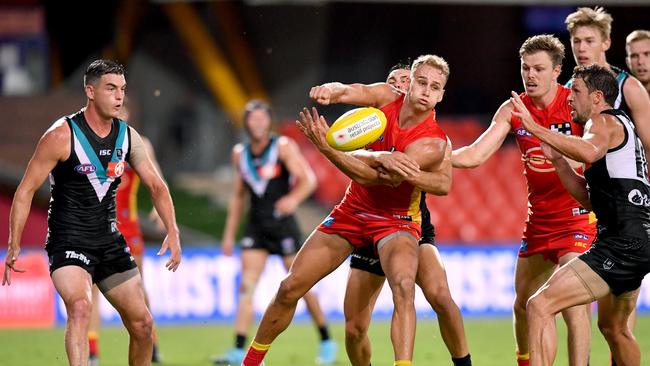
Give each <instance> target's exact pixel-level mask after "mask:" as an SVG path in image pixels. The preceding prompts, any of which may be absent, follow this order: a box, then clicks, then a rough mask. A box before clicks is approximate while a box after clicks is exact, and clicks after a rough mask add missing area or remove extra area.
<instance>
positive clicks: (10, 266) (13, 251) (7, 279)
mask: <svg viewBox="0 0 650 366" xmlns="http://www.w3.org/2000/svg"><path fill="white" fill-rule="evenodd" d="M18 254H20V248H12V247H11V246H9V250H8V251H7V257H6V258H5V271H4V274H3V276H2V286H4V285H5V284H7V285H8V286H10V285H11V271H14V272H17V273H23V272H25V270H24V269H20V268H18V267H16V259H17V258H18Z"/></svg>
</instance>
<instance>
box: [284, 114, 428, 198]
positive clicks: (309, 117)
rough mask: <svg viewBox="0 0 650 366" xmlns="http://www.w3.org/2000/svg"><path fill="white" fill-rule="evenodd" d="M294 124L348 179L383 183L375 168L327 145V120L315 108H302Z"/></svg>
mask: <svg viewBox="0 0 650 366" xmlns="http://www.w3.org/2000/svg"><path fill="white" fill-rule="evenodd" d="M296 124H297V125H298V128H300V130H301V131H302V132H303V133H304V134H305V136H307V138H308V139H309V140H310V141H311V142H312V143H313V144H314V145H315V146H316V147H317V148H318V150H319V151H320V152H321V153H322V154H323V155H324V156H325V157H326V158H327V159H328V160H329V161H331V162H332V163H333V164H334V165H335V166H336V167H337V168H338V169H339V170H340V171H342V172H343V174H345V175H347V176H348V177H350V179H352V180H354V181H355V182H357V183H359V184H363V185H374V184H383V183H384V182H385V181H384V179H382V178H381V177H380V176H379V172H378V171H377V170H376V169H374V168H372V167H371V166H369V165H368V164H366V163H364V162H363V161H361V160H359V159H357V158H355V157H354V156H353V155H350V154H346V153H344V152H341V151H338V150H335V149H333V148H332V147H331V146H329V144H328V143H327V140H326V138H325V136H326V133H327V129H328V126H327V122H326V121H325V118H324V117H323V116H320V115H319V114H318V111H317V110H316V108H312V111H311V112H310V111H309V110H308V109H307V108H303V110H302V112H300V115H299V120H297V121H296ZM415 173H417V171H415V170H414V171H412V172H410V174H415Z"/></svg>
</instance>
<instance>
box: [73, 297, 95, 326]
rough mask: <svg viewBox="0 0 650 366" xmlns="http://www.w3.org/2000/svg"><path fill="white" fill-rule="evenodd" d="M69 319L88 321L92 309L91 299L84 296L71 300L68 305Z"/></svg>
mask: <svg viewBox="0 0 650 366" xmlns="http://www.w3.org/2000/svg"><path fill="white" fill-rule="evenodd" d="M67 306H68V320H69V321H74V322H76V321H90V312H91V311H92V301H90V300H89V299H86V298H80V299H77V300H73V301H72V302H70V303H69V304H68V305H67Z"/></svg>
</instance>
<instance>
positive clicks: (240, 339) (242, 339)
mask: <svg viewBox="0 0 650 366" xmlns="http://www.w3.org/2000/svg"><path fill="white" fill-rule="evenodd" d="M244 344H246V336H245V335H243V334H237V335H235V348H239V349H244Z"/></svg>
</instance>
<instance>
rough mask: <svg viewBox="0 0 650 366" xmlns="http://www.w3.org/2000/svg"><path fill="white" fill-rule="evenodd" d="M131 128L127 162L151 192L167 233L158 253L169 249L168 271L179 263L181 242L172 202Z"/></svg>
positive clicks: (137, 135)
mask: <svg viewBox="0 0 650 366" xmlns="http://www.w3.org/2000/svg"><path fill="white" fill-rule="evenodd" d="M129 128H130V129H131V153H130V157H129V164H131V166H132V167H133V170H135V172H136V173H137V174H138V176H139V177H140V179H141V180H142V183H143V184H144V185H145V186H146V187H147V189H148V190H149V193H150V194H151V200H152V201H153V204H154V206H155V207H156V211H157V212H158V214H159V215H160V218H161V219H162V221H163V223H164V224H165V229H166V230H167V235H166V236H165V240H164V241H163V244H162V247H161V248H160V251H158V255H162V254H164V253H165V252H166V251H167V249H170V250H171V255H170V257H169V260H168V261H167V263H166V264H165V267H167V269H169V270H170V271H176V269H178V266H179V265H180V263H181V242H180V238H179V232H178V226H177V225H176V216H175V213H174V203H173V202H172V197H171V195H170V194H169V188H168V187H167V184H166V183H165V181H164V180H163V179H162V178H161V177H160V174H158V171H157V170H156V168H155V166H154V164H153V163H152V162H151V159H150V158H149V156H148V154H147V151H146V150H145V147H144V143H143V142H142V138H141V137H140V134H138V132H137V131H136V130H135V129H134V128H132V127H129Z"/></svg>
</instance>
